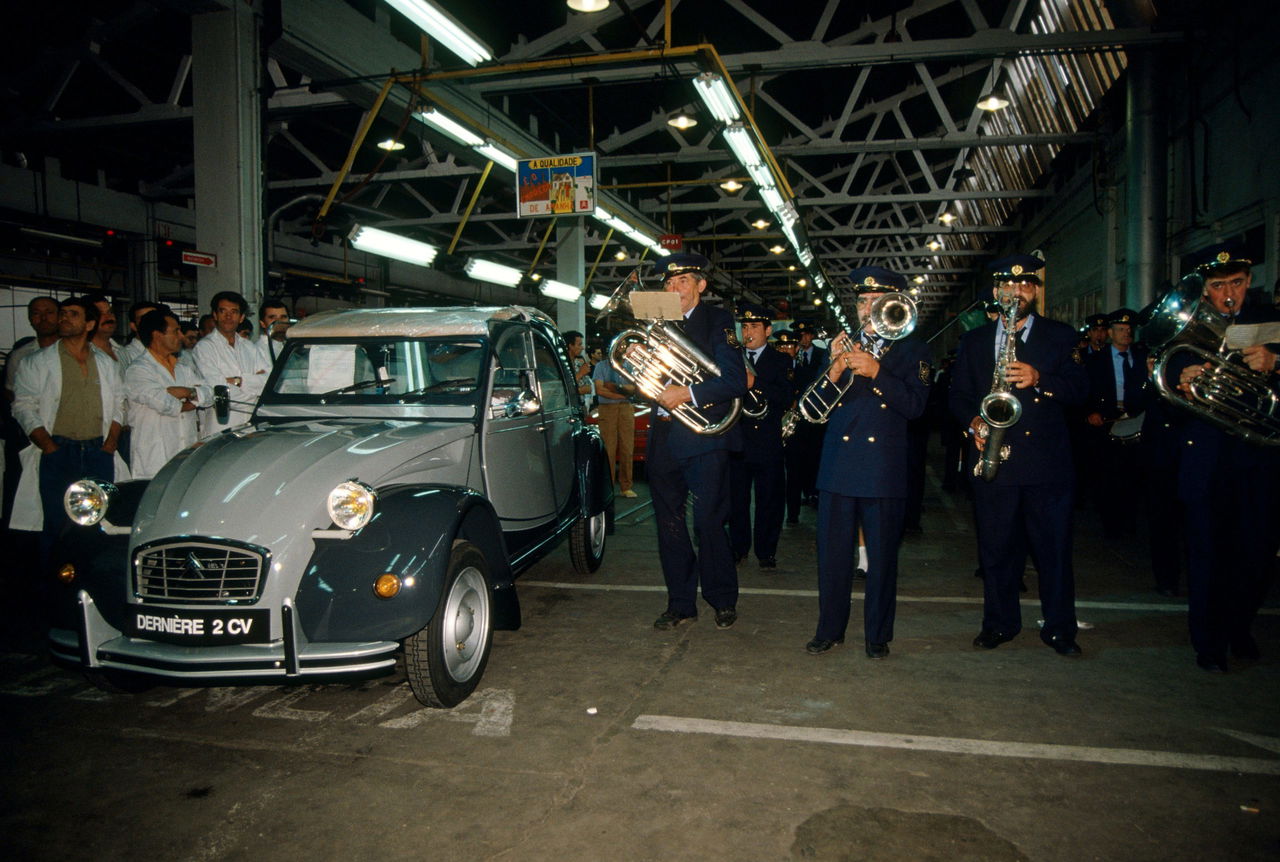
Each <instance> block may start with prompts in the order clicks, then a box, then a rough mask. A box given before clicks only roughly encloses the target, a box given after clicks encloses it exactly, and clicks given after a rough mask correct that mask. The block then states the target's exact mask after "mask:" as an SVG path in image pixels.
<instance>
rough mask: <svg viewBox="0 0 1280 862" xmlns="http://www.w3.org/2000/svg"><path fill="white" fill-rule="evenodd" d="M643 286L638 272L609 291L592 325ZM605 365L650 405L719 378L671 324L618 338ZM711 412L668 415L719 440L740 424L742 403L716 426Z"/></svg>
mask: <svg viewBox="0 0 1280 862" xmlns="http://www.w3.org/2000/svg"><path fill="white" fill-rule="evenodd" d="M641 284H642V282H641V279H640V275H639V267H637V268H636V269H635V270H633V271H632V272H631V274H630V275H628V276H627V277H626V278H625V279H623V281H622V283H621V284H619V285H618V287H617V288H616V289H615V290H614V291H613V293H612V294H611V295H610V297H609V300H608V302H607V303H606V304H605V306H604V307H603V308H602V309H601V310H600V313H599V314H597V315H596V320H600V319H601V318H603V317H605V316H606V315H608V314H612V313H613V312H614V311H616V310H618V309H619V308H621V307H622V306H623V305H625V304H626V303H627V297H628V296H629V295H630V293H631V291H632V290H634V289H635V288H637V287H639V286H640V285H641ZM609 364H610V365H611V366H612V367H613V369H614V370H615V371H617V372H618V373H619V374H621V375H622V376H623V377H625V378H626V379H627V380H629V381H631V382H632V383H634V384H635V385H636V389H638V390H639V391H640V394H642V395H644V397H646V398H648V399H649V400H650V401H654V402H656V401H657V400H658V396H660V395H661V394H662V390H663V389H665V388H666V387H668V386H691V385H693V384H694V383H701V382H702V381H704V380H706V379H708V378H709V377H719V376H720V366H718V365H716V363H715V361H714V360H712V359H711V357H709V356H707V355H706V354H705V353H703V352H702V351H701V350H700V349H699V348H698V346H697V345H696V344H694V343H693V342H692V341H691V340H689V337H688V336H686V335H685V334H684V333H683V332H681V331H680V328H679V327H678V326H677V325H676V324H675V323H673V322H671V321H669V320H654V321H652V322H650V323H649V324H648V325H647V326H645V327H644V328H643V329H638V328H634V327H633V328H630V329H624V330H623V331H622V332H619V333H618V334H617V336H615V337H614V339H613V341H612V343H610V345H609ZM712 406H714V405H712V404H704V405H702V406H701V407H695V406H693V405H692V404H681V405H680V406H679V407H677V408H676V409H675V410H673V411H671V415H672V416H673V417H674V418H675V419H677V420H679V421H680V422H681V423H682V424H684V425H685V426H686V427H688V428H689V430H691V431H693V432H694V433H695V434H706V435H716V434H723V433H724V432H726V431H728V430H729V429H730V428H731V427H733V423H734V422H737V421H738V414H739V413H741V412H742V399H741V398H735V399H733V401H731V402H730V403H729V412H728V413H727V414H726V415H725V416H724V417H723V418H721V419H719V420H714V419H712V418H711V417H710V416H709V415H708V414H707V412H706V411H707V408H709V407H712Z"/></svg>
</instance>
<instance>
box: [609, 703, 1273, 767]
mask: <svg viewBox="0 0 1280 862" xmlns="http://www.w3.org/2000/svg"><path fill="white" fill-rule="evenodd" d="M631 726H632V728H634V729H636V730H656V731H662V732H666V733H705V734H711V735H715V736H738V737H745V738H748V739H780V740H786V741H788V742H817V743H825V744H827V745H856V746H862V747H866V748H898V749H907V750H916V751H941V752H946V753H949V754H972V755H979V756H985V757H1020V758H1030V759H1035V760H1066V761H1076V762H1081V763H1112V764H1120V765H1126V766H1157V767H1165V768H1169V769H1199V770H1208V771H1212V772H1244V773H1249V774H1253V775H1280V760H1264V759H1261V758H1253V757H1220V756H1218V755H1213V754H1188V753H1183V752H1177V751H1144V750H1142V749H1137V748H1095V747H1092V746H1086V745H1054V744H1050V743H1038V742H1000V741H996V740H988V739H963V738H959V737H950V736H916V735H914V734H897V733H872V732H869V731H861V730H840V729H837V728H829V727H791V726H786V725H778V724H756V723H751V722H742V721H713V720H711V719H703V718H681V717H679V716H673V715H641V716H639V717H637V718H636V720H635V721H634V722H633V723H632V725H631Z"/></svg>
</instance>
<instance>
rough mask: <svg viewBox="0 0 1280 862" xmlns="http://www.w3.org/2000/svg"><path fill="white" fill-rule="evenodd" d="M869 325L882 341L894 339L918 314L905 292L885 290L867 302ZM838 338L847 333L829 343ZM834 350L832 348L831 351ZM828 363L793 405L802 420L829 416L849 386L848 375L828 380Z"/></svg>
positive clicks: (815, 421)
mask: <svg viewBox="0 0 1280 862" xmlns="http://www.w3.org/2000/svg"><path fill="white" fill-rule="evenodd" d="M869 318H870V321H871V328H872V329H873V330H875V333H876V335H878V336H880V337H881V338H883V339H884V340H885V341H888V342H894V341H898V340H900V339H903V338H906V337H907V336H908V335H910V334H911V332H912V330H914V329H915V328H916V321H917V320H919V313H918V312H917V311H916V304H915V301H914V300H913V299H912V298H911V297H910V296H907V294H905V293H897V292H894V293H886V294H884V295H883V296H881V297H879V298H877V299H876V301H875V302H873V303H871V310H870V312H869ZM841 340H845V341H849V340H850V339H849V335H848V334H847V333H843V332H842V333H840V335H839V336H837V337H836V339H835V341H833V342H832V345H831V346H832V347H833V348H834V347H835V345H836V343H838V342H840V341H841ZM891 346H892V344H890V345H888V346H886V347H885V348H884V349H883V350H882V351H880V352H879V353H878V354H876V357H875V358H876V359H879V358H880V357H881V356H882V355H884V354H885V353H887V352H888V350H889V347H891ZM833 353H834V351H833ZM834 364H835V358H834V357H833V358H832V362H831V365H834ZM831 365H828V366H827V367H826V368H825V369H823V372H822V374H820V375H819V376H818V377H816V378H814V381H813V382H812V383H810V384H809V387H808V388H807V389H805V391H804V394H803V395H801V396H800V401H799V402H798V403H797V405H796V406H797V408H798V409H799V411H800V415H801V416H803V417H804V419H805V421H806V422H812V423H813V424H815V425H821V424H822V423H823V422H826V421H827V419H828V418H830V416H831V411H832V410H834V409H835V408H836V405H837V404H839V403H840V399H841V398H843V397H844V394H845V393H846V392H848V391H849V387H850V386H852V385H853V375H852V374H850V375H849V376H848V379H847V380H845V382H844V383H843V384H836V383H832V382H831V381H830V379H829V378H828V376H827V375H828V374H829V373H830V371H831Z"/></svg>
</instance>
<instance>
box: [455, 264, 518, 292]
mask: <svg viewBox="0 0 1280 862" xmlns="http://www.w3.org/2000/svg"><path fill="white" fill-rule="evenodd" d="M462 270H463V272H465V273H466V274H467V275H469V276H471V277H472V278H474V279H476V280H478V281H487V282H489V283H490V284H505V285H506V286H507V287H515V286H516V285H517V284H519V283H520V279H521V278H523V277H524V273H522V272H521V271H520V270H518V269H514V268H512V267H509V266H503V265H502V264H500V263H492V262H490V261H487V260H481V259H480V258H478V257H473V258H471V259H470V260H468V261H467V265H466V266H464V267H463V268H462Z"/></svg>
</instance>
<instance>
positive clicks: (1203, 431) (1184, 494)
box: [1165, 245, 1280, 673]
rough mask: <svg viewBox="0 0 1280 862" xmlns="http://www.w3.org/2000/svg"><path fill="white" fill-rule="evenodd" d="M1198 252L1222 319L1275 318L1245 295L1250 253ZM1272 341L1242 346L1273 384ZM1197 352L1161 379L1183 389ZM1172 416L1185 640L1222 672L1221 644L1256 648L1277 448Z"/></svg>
mask: <svg viewBox="0 0 1280 862" xmlns="http://www.w3.org/2000/svg"><path fill="white" fill-rule="evenodd" d="M1196 259H1198V260H1199V261H1200V264H1199V266H1198V267H1197V271H1198V272H1199V274H1200V275H1201V276H1202V277H1203V279H1204V294H1203V298H1202V299H1201V302H1207V303H1208V304H1209V306H1210V307H1211V309H1210V310H1211V313H1213V314H1216V315H1219V316H1220V318H1221V322H1222V323H1223V324H1224V325H1231V324H1249V323H1266V322H1271V321H1274V320H1276V317H1277V315H1276V314H1275V312H1274V311H1273V310H1272V309H1269V308H1265V307H1263V308H1250V307H1247V306H1246V305H1245V297H1246V295H1247V294H1248V291H1249V287H1250V285H1251V284H1252V282H1253V275H1252V270H1251V267H1252V265H1253V264H1252V261H1250V260H1248V259H1247V258H1245V257H1243V256H1242V255H1241V254H1240V253H1239V252H1238V251H1237V250H1236V249H1234V248H1232V247H1230V246H1227V245H1217V246H1213V247H1211V248H1208V249H1205V250H1203V251H1202V252H1200V253H1199V254H1198V255H1197V256H1196ZM1278 351H1280V347H1278V346H1277V345H1275V344H1256V345H1252V346H1250V347H1246V348H1244V351H1243V359H1244V361H1245V364H1247V365H1248V366H1249V367H1250V368H1251V369H1253V370H1254V371H1257V372H1260V373H1263V374H1266V375H1268V376H1269V378H1270V384H1271V386H1272V388H1273V389H1274V388H1275V387H1276V385H1277V378H1276V362H1277V352H1278ZM1194 360H1195V357H1193V356H1191V355H1190V354H1187V353H1185V352H1184V353H1182V354H1179V355H1177V356H1175V357H1173V360H1172V361H1170V363H1169V365H1168V366H1167V367H1166V368H1165V380H1166V381H1167V382H1168V383H1169V384H1170V385H1176V386H1177V387H1178V389H1179V390H1180V391H1181V392H1182V393H1183V394H1185V393H1186V392H1187V391H1189V387H1190V384H1191V383H1192V381H1194V380H1195V378H1197V377H1199V376H1200V375H1201V374H1203V373H1204V372H1205V370H1206V368H1207V367H1208V365H1207V364H1201V363H1198V362H1195V361H1194ZM1176 417H1177V421H1178V422H1179V423H1180V424H1179V425H1178V426H1177V429H1178V431H1179V432H1180V434H1179V443H1180V444H1181V445H1180V449H1181V458H1180V459H1179V462H1178V499H1179V501H1180V502H1181V503H1182V504H1183V513H1184V519H1185V520H1184V524H1185V530H1184V534H1185V536H1186V540H1187V612H1188V622H1189V625H1190V629H1191V645H1192V647H1193V648H1194V649H1195V651H1196V664H1197V665H1199V666H1200V667H1201V668H1202V669H1204V670H1207V671H1210V672H1216V673H1224V672H1226V670H1227V653H1228V650H1229V651H1230V653H1231V656H1232V657H1234V658H1236V659H1239V660H1242V661H1254V660H1256V659H1258V658H1259V657H1260V655H1261V653H1260V651H1259V649H1258V643H1257V641H1256V640H1254V638H1253V634H1252V633H1251V631H1250V629H1251V628H1252V626H1253V620H1254V618H1255V617H1256V616H1257V614H1258V609H1259V608H1260V607H1261V606H1262V602H1263V600H1264V599H1265V598H1266V593H1267V588H1268V586H1269V583H1270V580H1271V576H1272V567H1273V565H1274V559H1275V555H1276V544H1277V541H1278V540H1280V534H1278V533H1277V530H1276V508H1277V507H1276V499H1275V491H1276V487H1277V484H1280V448H1278V447H1275V446H1264V445H1261V444H1257V443H1251V442H1249V441H1247V440H1245V439H1244V438H1242V437H1239V436H1236V435H1233V434H1230V433H1228V432H1226V431H1225V430H1223V429H1222V428H1220V427H1219V426H1217V425H1214V424H1211V423H1210V422H1208V421H1206V420H1204V419H1201V418H1199V417H1196V416H1192V415H1191V414H1189V413H1186V412H1185V411H1177V414H1176Z"/></svg>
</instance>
